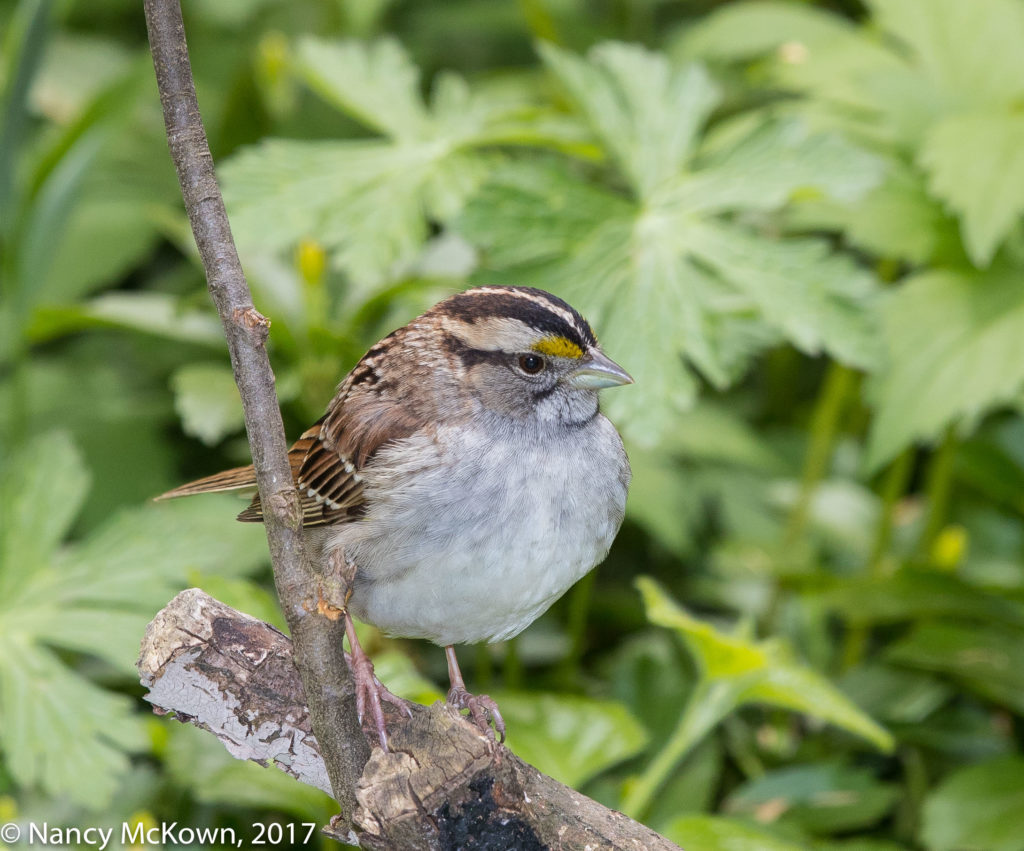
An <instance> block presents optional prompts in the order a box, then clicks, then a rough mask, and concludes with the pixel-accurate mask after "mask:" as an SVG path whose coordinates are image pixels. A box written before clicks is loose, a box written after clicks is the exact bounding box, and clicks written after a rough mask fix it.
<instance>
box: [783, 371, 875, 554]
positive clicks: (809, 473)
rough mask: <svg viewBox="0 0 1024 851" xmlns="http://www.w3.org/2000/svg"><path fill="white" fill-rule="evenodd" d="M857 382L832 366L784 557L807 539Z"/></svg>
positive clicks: (814, 420) (816, 412) (818, 405)
mask: <svg viewBox="0 0 1024 851" xmlns="http://www.w3.org/2000/svg"><path fill="white" fill-rule="evenodd" d="M856 382H857V373H855V372H853V371H852V370H851V369H849V368H848V367H845V366H843V365H842V364H839V363H832V365H831V366H830V367H829V369H828V374H827V375H826V376H825V381H824V383H823V385H822V389H821V393H820V395H819V396H818V401H817V403H816V404H815V406H814V413H813V414H812V415H811V423H810V438H811V439H810V444H809V445H808V447H807V456H806V458H805V459H804V469H803V474H802V475H801V477H800V493H799V494H798V496H797V500H796V503H795V504H794V505H793V510H792V511H791V512H790V515H789V519H788V521H787V522H786V529H785V532H784V533H783V537H782V551H783V554H790V553H791V552H792V550H793V548H794V547H795V546H796V544H797V543H798V542H799V541H800V538H801V537H803V534H804V531H805V530H806V527H807V519H808V517H809V516H810V511H811V501H812V499H813V498H814V491H815V489H816V488H817V487H818V484H819V483H820V482H821V480H822V479H823V478H825V475H826V474H827V473H828V465H829V461H830V459H831V458H832V450H833V448H834V447H835V439H836V434H837V433H838V431H839V420H840V417H841V416H842V413H843V409H844V408H845V407H846V402H847V398H848V397H849V395H850V391H851V390H852V389H853V388H854V386H855V385H856Z"/></svg>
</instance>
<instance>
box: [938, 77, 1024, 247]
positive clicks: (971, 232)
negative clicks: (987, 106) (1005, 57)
mask: <svg viewBox="0 0 1024 851" xmlns="http://www.w3.org/2000/svg"><path fill="white" fill-rule="evenodd" d="M1022 73H1024V63H1022ZM919 161H920V164H921V166H922V167H923V168H924V169H925V170H926V171H927V172H928V173H929V175H930V178H931V179H930V182H929V186H930V188H931V191H932V192H933V193H934V194H935V195H937V196H938V197H939V198H941V199H942V200H943V201H945V202H946V204H947V205H948V206H949V207H950V208H951V209H952V210H953V211H954V212H955V213H956V214H957V215H958V216H960V219H961V221H962V227H963V235H964V244H965V245H966V247H967V252H968V254H970V256H971V259H972V260H973V261H974V263H975V265H977V266H987V265H988V264H989V263H990V262H991V260H992V257H993V255H994V254H995V252H996V249H997V248H998V247H999V245H1000V244H1001V243H1002V241H1003V240H1004V239H1005V237H1006V235H1007V234H1008V233H1009V232H1010V230H1011V229H1012V228H1013V227H1014V225H1015V224H1016V223H1017V222H1018V221H1020V217H1021V213H1022V212H1024V116H1021V115H1017V114H1013V113H1010V112H1007V111H999V112H996V111H987V112H967V113H958V114H955V115H950V116H947V117H946V118H943V119H942V120H941V121H939V122H937V123H936V124H935V125H934V126H933V127H932V128H930V129H929V131H928V133H927V135H926V137H925V139H924V144H923V145H922V147H921V152H920V155H919Z"/></svg>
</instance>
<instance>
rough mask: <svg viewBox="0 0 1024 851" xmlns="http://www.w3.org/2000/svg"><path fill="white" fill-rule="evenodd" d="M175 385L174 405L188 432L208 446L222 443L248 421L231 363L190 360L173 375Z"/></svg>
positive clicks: (172, 381) (172, 385)
mask: <svg viewBox="0 0 1024 851" xmlns="http://www.w3.org/2000/svg"><path fill="white" fill-rule="evenodd" d="M171 387H172V388H173V389H174V408H175V410H176V411H177V412H178V416H179V417H181V423H182V427H183V428H184V430H185V433H186V434H190V435H192V436H193V437H197V438H199V439H200V440H201V441H202V442H203V443H205V444H206V445H207V446H214V445H216V444H217V443H220V441H221V440H223V439H224V438H225V437H227V436H228V435H229V434H234V433H235V432H237V431H239V430H240V429H241V428H242V427H243V426H244V425H245V415H244V414H243V412H242V401H241V399H239V397H238V388H237V387H236V386H235V376H234V373H233V372H232V371H231V367H228V366H222V365H221V364H217V363H195V364H188V365H187V366H183V367H180V368H179V369H177V370H176V371H175V373H174V375H173V376H171Z"/></svg>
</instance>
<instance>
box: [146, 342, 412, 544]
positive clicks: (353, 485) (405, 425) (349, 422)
mask: <svg viewBox="0 0 1024 851" xmlns="http://www.w3.org/2000/svg"><path fill="white" fill-rule="evenodd" d="M372 352H373V350H371V353H372ZM353 378H357V379H358V378H359V374H357V372H356V371H355V370H354V371H353V373H352V375H350V376H349V379H348V380H347V381H346V382H345V385H344V386H343V387H342V389H341V391H340V392H339V393H338V395H337V396H336V397H335V398H334V400H333V401H332V403H331V407H330V409H329V410H328V412H327V414H325V415H324V416H323V417H322V418H321V419H320V421H319V422H318V423H317V424H316V425H314V426H313V427H312V428H309V429H307V430H306V431H305V432H304V433H303V434H302V436H301V437H300V438H299V439H298V440H297V441H296V442H295V444H294V445H293V446H292V447H291V449H289V450H288V461H289V462H290V464H291V468H292V477H293V478H294V479H295V485H296V487H297V488H298V490H299V496H300V498H301V500H302V525H303V526H307V527H309V526H323V525H326V524H329V523H343V522H345V521H346V520H350V519H354V518H355V517H358V516H359V515H360V514H361V506H362V502H363V481H362V477H361V476H360V475H359V471H360V470H361V469H363V467H364V466H365V465H366V463H367V461H369V459H370V458H371V457H372V456H373V454H374V453H375V452H376V451H377V450H378V449H379V448H380V447H381V446H383V445H384V444H385V443H387V442H388V441H391V440H397V439H399V438H402V437H408V436H409V435H411V434H413V433H414V432H415V431H417V429H418V428H419V427H420V425H421V423H420V422H419V421H418V420H417V418H416V417H414V416H412V415H411V414H410V412H409V411H408V410H405V409H404V408H403V406H402V405H400V404H398V403H396V402H395V401H394V400H392V399H390V398H386V397H384V396H382V395H381V394H380V393H379V391H377V390H374V389H373V388H372V387H367V386H366V385H365V384H361V383H360V382H358V381H353ZM367 383H369V382H367ZM346 403H347V404H346ZM255 487H256V471H255V470H254V469H253V467H252V465H249V466H248V467H236V468H235V469H233V470H226V471H225V472H223V473H217V474H215V475H213V476H207V477H206V478H204V479H199V480H198V481H195V482H191V483H189V484H187V485H182V486H181V487H179V488H175V489H174V490H171V491H168V492H167V493H165V494H162V495H161V496H158V497H157V499H172V498H175V497H179V496H191V495H193V494H198V493H213V492H217V491H231V490H241V489H244V488H255ZM238 519H239V520H242V521H244V522H250V523H261V522H263V506H262V505H261V503H260V497H259V494H258V493H257V494H256V496H254V497H253V500H252V502H251V503H250V505H249V507H248V508H246V509H245V511H243V512H242V513H241V514H239V515H238Z"/></svg>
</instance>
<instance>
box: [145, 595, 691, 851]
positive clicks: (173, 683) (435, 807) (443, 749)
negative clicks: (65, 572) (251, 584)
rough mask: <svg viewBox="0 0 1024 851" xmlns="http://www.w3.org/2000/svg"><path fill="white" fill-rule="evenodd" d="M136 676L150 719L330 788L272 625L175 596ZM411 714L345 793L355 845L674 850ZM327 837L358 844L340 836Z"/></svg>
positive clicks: (397, 723) (468, 738) (448, 726)
mask: <svg viewBox="0 0 1024 851" xmlns="http://www.w3.org/2000/svg"><path fill="white" fill-rule="evenodd" d="M139 672H140V675H141V679H142V684H143V685H144V686H146V687H147V688H148V689H149V694H148V695H147V697H146V699H147V700H148V701H150V702H151V703H152V704H153V705H154V706H156V707H157V708H158V709H157V711H160V712H170V713H174V714H175V715H176V716H177V717H178V719H179V720H182V721H187V722H190V723H192V724H195V725H196V726H199V727H202V728H203V729H205V730H208V731H210V732H211V733H213V734H214V735H215V736H216V737H217V738H218V739H220V740H221V742H222V743H223V744H224V746H225V747H226V748H227V749H228V751H229V752H230V753H231V755H232V756H234V757H236V758H238V759H250V760H254V761H255V762H258V763H260V764H261V765H269V764H271V763H273V764H275V765H277V766H278V767H279V768H281V769H282V770H284V771H287V772H288V773H289V774H291V775H292V776H293V777H296V778H297V779H298V780H300V781H301V782H303V783H306V784H308V785H310V786H315V787H317V788H318V789H323V790H325V791H328V790H329V788H330V784H329V783H328V780H327V772H326V770H325V769H324V764H323V760H322V759H321V756H320V748H319V745H318V743H317V740H316V738H315V737H314V735H313V732H312V728H311V725H310V719H309V712H308V710H307V709H306V706H305V696H304V693H303V689H302V683H301V681H300V680H299V677H298V674H297V672H296V670H295V668H294V666H293V664H292V656H291V642H290V641H289V640H288V638H286V637H285V636H284V635H282V634H281V633H280V632H278V631H277V630H276V629H274V627H272V626H269V625H268V624H265V623H263V622H262V621H259V620H256V619H255V618H252V617H249V616H248V615H244V614H241V613H240V612H237V611H235V610H234V609H232V608H230V607H228V606H225V605H224V604H223V603H220V602H218V601H217V600H214V599H213V598H212V597H209V596H207V595H206V594H204V593H203V592H202V591H199V590H197V589H190V590H188V591H183V592H182V593H180V594H179V595H178V596H177V597H175V598H174V599H173V600H172V601H171V602H170V603H169V604H168V605H167V607H166V608H165V609H164V610H163V611H161V612H160V613H159V614H158V615H157V616H156V618H155V619H154V620H153V622H152V623H150V625H149V627H148V629H147V630H146V637H145V639H144V640H143V643H142V651H141V655H140V658H139ZM412 708H413V717H412V718H405V717H404V716H402V715H400V714H399V713H397V712H395V713H393V714H389V716H388V730H389V733H390V739H391V745H392V750H391V752H390V753H384V752H383V751H381V750H380V749H375V750H374V752H373V756H372V757H371V758H370V760H369V762H368V763H367V765H366V768H365V770H364V772H363V774H362V776H361V777H360V778H359V780H358V783H357V784H356V785H355V786H354V789H355V798H356V800H357V806H356V809H355V811H354V814H353V817H352V825H353V826H354V827H355V828H356V829H357V830H358V831H359V834H358V840H359V843H360V844H361V845H362V846H363V847H366V848H371V849H395V848H417V849H442V848H456V847H461V848H470V847H473V848H515V849H548V848H550V849H562V850H563V851H569V850H570V849H578V851H584V849H591V851H596V849H612V851H615V849H622V851H626V849H629V851H678V849H677V846H675V845H673V844H672V843H671V842H669V841H668V840H667V839H665V838H664V837H662V836H659V835H658V834H656V833H654V832H653V831H652V830H650V829H648V828H646V827H644V826H643V825H641V824H639V823H638V822H635V821H633V820H632V819H630V818H627V817H626V816H624V815H622V814H621V813H617V812H614V811H613V810H609V809H608V808H606V807H604V806H602V805H601V804H599V803H597V802H596V801H593V800H591V799H590V798H587V797H586V796H584V795H581V794H580V793H579V792H576V791H575V790H573V789H570V788H569V787H567V786H563V785H562V784H561V783H558V782H557V781H556V780H553V779H552V778H550V777H547V776H546V775H544V774H541V773H540V772H539V771H537V769H536V768H534V767H533V766H531V765H528V764H527V763H525V762H523V761H522V760H521V759H519V758H518V757H517V756H516V755H515V754H513V753H512V752H511V751H510V750H508V749H507V748H505V747H503V746H501V745H498V744H496V743H495V742H493V741H491V740H490V739H488V738H487V737H485V736H484V735H482V734H481V733H480V731H479V730H478V729H477V728H476V727H474V726H473V725H472V724H470V723H468V722H467V721H465V720H464V719H462V718H461V717H460V716H458V715H456V714H455V713H454V712H453V711H452V710H450V709H448V708H447V707H445V706H444V705H443V704H435V705H434V706H431V707H429V708H428V707H422V706H413V707H412ZM328 832H329V833H330V834H331V835H333V836H335V837H336V838H338V839H343V840H345V841H348V842H354V841H355V837H354V836H353V835H352V834H351V833H349V832H348V826H347V825H344V826H340V827H338V826H332V827H331V828H328Z"/></svg>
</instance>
